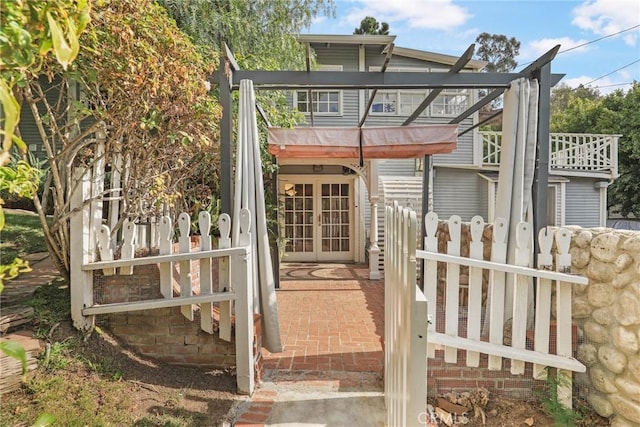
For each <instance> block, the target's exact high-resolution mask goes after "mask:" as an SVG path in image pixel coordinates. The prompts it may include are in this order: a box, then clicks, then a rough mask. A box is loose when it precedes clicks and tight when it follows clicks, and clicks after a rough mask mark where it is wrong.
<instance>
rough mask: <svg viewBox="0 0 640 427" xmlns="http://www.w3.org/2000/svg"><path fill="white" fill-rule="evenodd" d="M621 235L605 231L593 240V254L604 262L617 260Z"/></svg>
mask: <svg viewBox="0 0 640 427" xmlns="http://www.w3.org/2000/svg"><path fill="white" fill-rule="evenodd" d="M619 241H620V237H619V236H618V235H617V234H614V233H604V234H600V235H599V236H596V237H594V238H593V240H591V255H592V256H593V257H594V258H596V259H597V260H600V261H602V262H613V261H615V259H616V257H617V253H618V243H619Z"/></svg>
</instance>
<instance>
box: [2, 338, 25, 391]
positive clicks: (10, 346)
mask: <svg viewBox="0 0 640 427" xmlns="http://www.w3.org/2000/svg"><path fill="white" fill-rule="evenodd" d="M0 351H2V352H3V353H4V354H6V355H7V356H9V357H13V358H14V359H17V360H19V361H20V365H21V366H22V380H23V381H24V380H25V379H26V375H27V352H26V351H25V350H24V347H23V346H22V345H21V344H20V343H19V342H16V341H2V342H0Z"/></svg>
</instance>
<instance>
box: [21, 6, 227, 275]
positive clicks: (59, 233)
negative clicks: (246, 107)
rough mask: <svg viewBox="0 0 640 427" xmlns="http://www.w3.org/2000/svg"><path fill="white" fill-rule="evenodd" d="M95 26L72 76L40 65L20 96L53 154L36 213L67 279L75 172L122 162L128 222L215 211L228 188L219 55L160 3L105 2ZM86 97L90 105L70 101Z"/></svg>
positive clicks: (46, 62)
mask: <svg viewBox="0 0 640 427" xmlns="http://www.w3.org/2000/svg"><path fill="white" fill-rule="evenodd" d="M46 3H47V2H23V3H22V4H46ZM72 3H76V1H73V2H72ZM77 3H82V2H77ZM92 16H93V19H92V21H91V23H89V24H88V25H87V26H86V30H85V32H84V33H83V34H82V36H81V38H80V45H81V46H82V48H81V49H80V51H79V53H78V56H77V58H76V60H75V61H74V62H73V64H71V65H68V66H67V67H66V69H65V67H63V66H62V64H60V63H58V62H56V61H53V60H50V59H47V58H44V59H40V61H41V62H40V63H39V64H38V67H34V68H33V69H30V70H28V72H26V73H25V75H24V81H23V84H22V85H21V86H19V87H18V86H17V87H16V89H15V91H16V93H17V95H18V98H19V99H21V100H22V103H23V106H24V107H25V108H27V109H29V110H30V111H31V113H32V116H33V119H34V122H35V125H36V127H37V130H38V133H39V135H40V139H41V144H42V146H43V147H44V149H45V150H46V152H47V157H48V159H47V160H48V167H49V171H50V172H49V174H48V176H47V178H46V179H47V181H46V183H45V185H44V191H43V193H42V194H40V195H38V197H35V198H34V204H35V206H36V210H37V211H38V214H39V216H40V219H41V222H42V225H43V231H44V235H45V240H46V242H47V246H48V248H49V253H50V255H51V258H52V260H53V261H54V263H55V264H56V266H57V267H58V269H59V270H60V272H61V274H62V275H64V276H67V277H68V274H69V265H70V259H69V257H70V255H69V253H70V252H69V251H70V236H69V219H70V214H71V207H70V195H71V193H72V192H73V191H74V188H76V186H77V184H78V180H77V177H76V176H75V175H74V173H73V172H74V170H77V169H79V168H88V169H89V168H91V167H92V166H93V165H94V164H95V162H96V161H100V160H103V159H105V160H109V159H112V158H113V157H114V156H115V155H116V153H121V155H122V158H123V159H124V164H125V165H126V166H125V168H126V174H125V175H126V177H127V178H126V179H125V180H124V182H123V184H122V187H123V191H122V194H123V198H124V201H125V205H126V207H127V209H126V211H124V212H122V214H123V217H124V216H126V217H129V218H131V219H135V218H136V217H139V216H140V215H152V214H158V213H159V212H160V210H161V209H162V207H163V206H167V207H169V208H170V209H172V210H173V211H177V210H183V209H185V210H192V209H194V207H195V206H206V205H207V204H210V203H211V202H212V194H211V193H212V192H215V191H216V186H217V183H218V177H217V176H216V175H215V171H216V170H217V169H216V168H215V165H216V164H217V162H218V159H217V156H218V150H217V145H216V144H217V133H218V127H217V125H218V122H219V117H220V112H221V111H220V107H219V105H218V103H217V102H216V101H215V100H214V99H213V98H212V97H211V96H210V95H209V88H208V87H207V84H206V83H207V82H206V80H207V77H208V76H209V75H210V74H211V73H212V72H213V70H214V66H215V64H216V63H217V61H216V60H217V56H216V54H215V52H212V51H209V52H208V54H207V55H206V56H204V55H203V48H200V49H196V47H195V46H194V45H193V43H192V42H191V41H190V40H189V38H188V37H187V36H186V35H184V34H183V33H182V32H180V30H179V29H178V28H177V27H176V25H175V23H174V22H173V21H172V20H171V19H170V18H169V17H168V16H167V14H166V11H165V10H164V9H163V8H162V7H160V6H158V5H157V4H155V3H154V2H153V1H152V0H111V1H109V0H104V1H103V2H99V3H95V4H94V6H93V15H92ZM77 89H79V91H78V92H79V94H78V95H79V99H80V100H75V99H73V98H72V99H69V97H68V94H69V93H72V92H74V91H76V90H77ZM99 138H103V139H104V143H105V144H104V147H105V148H104V153H102V149H101V148H99V147H98V145H97V143H96V140H97V139H99ZM212 165H214V166H213V167H212ZM205 170H206V172H207V173H204V171H205ZM140 189H144V190H143V191H141V190H140ZM99 196H100V197H101V196H103V194H101V195H99ZM88 202H90V201H86V203H88ZM49 209H52V211H53V218H52V220H51V223H49V222H48V221H46V217H45V213H46V212H47V211H48V210H49Z"/></svg>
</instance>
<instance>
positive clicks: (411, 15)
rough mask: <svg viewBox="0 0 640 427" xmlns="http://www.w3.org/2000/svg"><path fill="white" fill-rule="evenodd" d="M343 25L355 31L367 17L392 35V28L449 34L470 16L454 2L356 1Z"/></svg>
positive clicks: (442, 0)
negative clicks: (346, 23)
mask: <svg viewBox="0 0 640 427" xmlns="http://www.w3.org/2000/svg"><path fill="white" fill-rule="evenodd" d="M354 3H357V5H356V6H354V7H353V8H351V9H350V10H349V12H348V14H347V16H346V18H345V19H346V21H347V22H349V23H350V24H351V25H354V26H355V27H357V26H358V25H360V21H362V19H364V18H365V17H366V16H373V17H374V18H376V19H377V20H378V22H387V23H389V26H390V27H391V30H392V31H393V32H394V33H397V32H398V30H397V28H396V29H394V24H395V26H396V27H397V26H399V25H407V26H408V27H409V28H412V29H418V28H420V29H432V30H452V29H454V28H456V27H459V26H461V25H463V24H464V23H466V22H467V20H468V19H469V18H471V14H470V13H469V12H468V11H467V9H465V8H463V7H460V6H458V5H455V4H454V3H453V0H355V1H354Z"/></svg>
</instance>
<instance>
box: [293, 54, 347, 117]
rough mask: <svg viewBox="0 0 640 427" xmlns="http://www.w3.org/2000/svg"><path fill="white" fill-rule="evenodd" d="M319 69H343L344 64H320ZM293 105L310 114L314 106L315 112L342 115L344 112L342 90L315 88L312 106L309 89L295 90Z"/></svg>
mask: <svg viewBox="0 0 640 427" xmlns="http://www.w3.org/2000/svg"><path fill="white" fill-rule="evenodd" d="M318 70H319V71H342V65H319V66H318ZM293 106H294V108H296V109H297V110H298V111H300V112H301V113H305V114H309V113H310V112H311V111H312V110H311V108H313V113H314V114H319V115H340V114H342V91H339V90H313V91H311V107H310V106H309V91H308V90H301V91H296V92H294V95H293Z"/></svg>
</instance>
